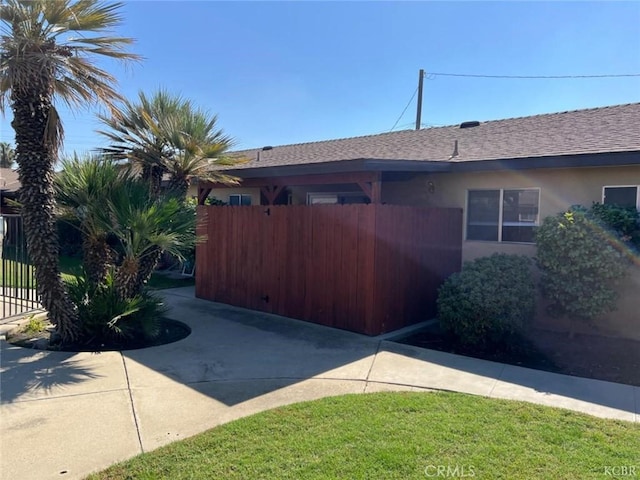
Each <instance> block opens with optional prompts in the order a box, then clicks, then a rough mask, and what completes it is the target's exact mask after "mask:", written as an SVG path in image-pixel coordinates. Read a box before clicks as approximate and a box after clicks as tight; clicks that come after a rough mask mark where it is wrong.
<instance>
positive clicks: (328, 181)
mask: <svg viewBox="0 0 640 480" xmlns="http://www.w3.org/2000/svg"><path fill="white" fill-rule="evenodd" d="M379 179H380V172H345V173H326V174H318V175H293V176H287V177H264V178H245V179H243V180H241V183H240V187H266V186H270V187H274V186H280V187H288V186H301V185H337V184H342V183H357V184H359V183H361V182H363V183H364V182H368V183H372V182H375V181H376V180H379ZM201 185H202V186H206V187H211V188H237V187H238V185H226V184H224V183H211V182H201Z"/></svg>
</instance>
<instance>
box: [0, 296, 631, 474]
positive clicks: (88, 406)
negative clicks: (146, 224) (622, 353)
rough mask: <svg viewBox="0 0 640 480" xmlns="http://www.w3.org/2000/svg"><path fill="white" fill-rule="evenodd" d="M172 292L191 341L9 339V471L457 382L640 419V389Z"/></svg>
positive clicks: (3, 359)
mask: <svg viewBox="0 0 640 480" xmlns="http://www.w3.org/2000/svg"><path fill="white" fill-rule="evenodd" d="M164 295H165V298H166V300H167V304H168V305H169V306H170V307H171V310H170V313H169V316H170V317H172V318H175V319H178V320H181V321H183V322H185V323H188V324H189V325H190V326H191V328H192V330H193V331H192V334H191V335H190V336H189V337H187V338H186V339H184V340H182V341H180V342H177V343H173V344H170V345H164V346H160V347H153V348H147V349H143V350H132V351H126V352H122V353H120V352H105V353H75V354H74V353H62V352H45V351H36V350H29V349H23V348H18V347H14V346H12V345H9V344H7V343H6V342H4V341H1V342H0V343H1V344H2V345H1V352H0V353H1V356H0V380H1V383H0V388H1V390H0V395H1V400H2V405H1V406H0V422H1V423H0V442H1V443H0V455H1V456H0V472H1V473H0V475H1V478H2V480H29V479H42V480H45V479H77V478H83V477H84V476H85V475H87V474H88V473H90V472H92V471H95V470H100V469H102V468H104V467H107V466H108V465H110V464H112V463H114V462H117V461H120V460H124V459H127V458H129V457H132V456H134V455H136V454H138V453H140V452H146V451H149V450H153V449H155V448H157V447H159V446H161V445H165V444H167V443H169V442H172V441H175V440H180V439H182V438H185V437H188V436H190V435H194V434H196V433H199V432H202V431H204V430H206V429H209V428H211V427H214V426H216V425H220V424H222V423H224V422H228V421H230V420H233V419H236V418H239V417H243V416H245V415H249V414H252V413H255V412H259V411H261V410H265V409H269V408H273V407H276V406H279V405H285V404H289V403H293V402H300V401H304V400H312V399H317V398H321V397H325V396H329V395H341V394H345V393H366V392H375V391H381V390H428V389H444V390H455V391H459V392H466V393H471V394H476V395H483V396H487V397H496V398H507V399H517V400H525V401H529V402H534V403H539V404H543V405H552V406H558V407H564V408H568V409H571V410H576V411H580V412H586V413H590V414H592V415H596V416H599V417H606V418H615V419H622V420H627V421H632V422H640V388H638V387H632V386H629V385H621V384H615V383H609V382H603V381H598V380H588V379H582V378H576V377H570V376H565V375H558V374H553V373H546V372H540V371H536V370H530V369H526V368H520V367H514V366H509V365H503V364H499V363H493V362H487V361H482V360H476V359H471V358H466V357H461V356H456V355H451V354H446V353H442V352H436V351H430V350H424V349H420V348H413V347H408V346H405V345H400V344H396V343H393V342H389V341H386V340H381V339H376V338H369V337H365V336H361V335H357V334H353V333H348V332H344V331H340V330H334V329H330V328H324V327H321V326H317V325H313V324H309V323H305V322H299V321H295V320H290V319H286V318H282V317H276V316H272V315H266V314H260V313H256V312H251V311H248V310H244V309H239V308H233V307H229V306H225V305H220V304H215V303H211V302H206V301H202V300H196V299H194V298H193V288H185V289H175V290H168V291H166V292H165V294H164ZM0 328H2V329H4V330H2V329H0V334H1V333H3V331H6V330H7V328H9V327H8V326H0Z"/></svg>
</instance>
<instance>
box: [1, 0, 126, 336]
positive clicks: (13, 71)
mask: <svg viewBox="0 0 640 480" xmlns="http://www.w3.org/2000/svg"><path fill="white" fill-rule="evenodd" d="M121 6H122V4H120V3H109V2H102V1H99V0H81V1H72V0H34V1H27V0H5V2H4V3H3V4H2V6H0V21H1V22H2V26H3V35H2V45H1V46H0V107H2V109H3V111H4V107H5V105H6V104H9V105H10V106H11V109H12V111H13V121H12V126H13V129H14V130H15V135H16V136H15V139H16V141H15V144H16V160H17V162H18V165H19V167H20V168H19V179H20V183H21V185H22V186H21V189H20V191H19V201H20V202H21V204H22V216H23V219H24V229H25V235H26V238H27V250H28V253H29V257H30V259H31V261H32V262H33V264H34V266H35V276H36V282H37V289H38V295H39V297H40V300H41V303H42V305H43V306H44V308H45V309H46V310H47V312H48V314H49V318H50V320H51V322H52V323H53V324H54V325H55V326H56V331H57V333H58V334H59V335H60V337H61V340H62V341H63V342H71V341H73V340H74V339H75V338H77V334H78V325H77V319H78V316H77V311H76V309H75V307H74V305H73V303H72V302H71V301H70V299H69V296H68V294H67V291H66V289H65V287H64V285H63V283H62V280H61V278H60V269H59V265H58V250H59V247H58V241H57V238H56V230H55V216H54V206H55V200H54V198H55V193H54V187H53V184H54V164H55V162H56V160H57V154H58V150H59V148H60V146H61V143H62V139H63V129H62V123H61V119H60V117H59V115H58V111H57V110H56V108H55V107H54V104H53V102H54V99H56V98H57V99H59V100H61V101H63V102H65V103H67V104H68V105H70V106H74V107H78V106H84V105H87V104H91V103H96V102H97V103H102V104H105V105H107V106H111V105H112V104H113V103H114V102H115V101H118V100H120V98H121V97H120V96H119V95H118V93H117V92H116V90H115V85H116V79H115V78H114V77H113V76H112V75H110V74H109V73H108V72H106V71H105V70H103V69H101V68H99V67H98V66H97V65H96V64H95V61H96V60H97V59H98V58H100V57H109V58H114V59H118V60H133V59H137V58H138V57H137V56H136V55H134V54H131V53H128V52H126V50H125V49H126V47H127V46H128V45H129V44H131V43H132V40H131V39H129V38H122V37H109V36H103V34H104V32H107V31H108V30H109V29H111V28H112V27H114V26H116V25H118V24H119V23H120V22H121V16H120V14H119V13H118V12H119V10H120V8H121Z"/></svg>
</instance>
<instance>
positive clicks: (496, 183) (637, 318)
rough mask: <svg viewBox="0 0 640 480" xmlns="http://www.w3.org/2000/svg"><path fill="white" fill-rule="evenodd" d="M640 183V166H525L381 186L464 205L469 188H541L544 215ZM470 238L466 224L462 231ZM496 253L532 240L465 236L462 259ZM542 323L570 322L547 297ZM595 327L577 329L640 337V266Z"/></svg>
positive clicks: (390, 196)
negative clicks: (549, 311) (553, 310)
mask: <svg viewBox="0 0 640 480" xmlns="http://www.w3.org/2000/svg"><path fill="white" fill-rule="evenodd" d="M638 184H640V166H628V167H598V168H595V167H594V168H574V169H539V170H526V171H500V172H477V173H458V174H434V175H422V176H418V177H416V178H414V179H413V180H411V181H409V182H387V183H384V184H383V185H382V201H383V202H386V203H392V204H400V205H432V206H440V207H460V208H463V210H464V222H465V227H466V199H467V190H470V189H494V188H495V189H499V188H503V189H511V188H539V189H540V219H543V218H544V217H546V216H549V215H554V214H556V213H558V212H561V211H565V210H566V209H567V208H568V207H569V206H571V205H575V204H581V205H584V206H587V207H588V206H590V205H591V204H592V202H594V201H599V202H601V201H602V187H603V186H615V185H638ZM464 236H465V237H466V228H465V231H464ZM493 252H502V253H509V254H522V255H528V256H534V255H535V252H536V249H535V245H532V244H518V243H498V242H483V241H469V240H464V241H463V247H462V256H463V260H464V261H469V260H473V259H475V258H478V257H482V256H486V255H490V254H492V253H493ZM538 307H539V308H538V318H537V319H536V323H537V324H538V325H539V326H542V327H544V328H550V329H559V330H561V331H564V330H566V329H567V328H568V323H567V322H564V321H559V320H557V319H551V318H549V317H547V316H546V315H545V314H544V302H543V301H542V299H539V302H538ZM594 324H595V327H589V326H579V327H578V331H584V332H589V333H600V334H603V335H610V336H621V337H625V338H634V339H637V340H640V267H638V266H634V267H632V268H631V269H630V275H629V277H628V278H627V279H625V282H624V285H623V287H622V288H621V289H620V300H619V302H618V310H617V311H615V312H613V313H611V314H608V315H606V317H605V318H603V319H599V320H598V321H597V322H594Z"/></svg>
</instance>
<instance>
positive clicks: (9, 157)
mask: <svg viewBox="0 0 640 480" xmlns="http://www.w3.org/2000/svg"><path fill="white" fill-rule="evenodd" d="M14 159H15V151H14V150H13V147H12V146H11V144H10V143H8V142H0V168H11V167H13V162H14Z"/></svg>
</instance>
